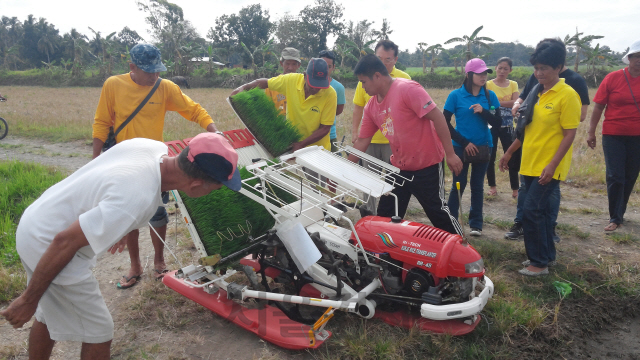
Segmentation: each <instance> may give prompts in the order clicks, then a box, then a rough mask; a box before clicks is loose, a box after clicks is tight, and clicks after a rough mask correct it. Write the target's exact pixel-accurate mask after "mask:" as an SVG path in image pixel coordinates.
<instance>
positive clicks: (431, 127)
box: [349, 55, 462, 234]
mask: <svg viewBox="0 0 640 360" xmlns="http://www.w3.org/2000/svg"><path fill="white" fill-rule="evenodd" d="M354 73H355V74H356V76H358V80H360V82H361V83H362V87H363V88H364V89H365V91H366V92H367V94H369V95H370V96H372V98H371V99H370V100H369V102H368V103H367V105H366V107H365V109H364V117H363V118H362V127H361V129H360V134H359V137H358V139H357V140H356V142H355V144H354V148H356V149H358V150H360V151H365V150H366V149H367V147H369V144H370V143H371V139H372V137H373V135H374V134H375V132H376V131H377V130H381V131H382V134H383V135H384V136H386V137H387V139H389V144H390V146H391V151H392V155H391V164H392V165H394V166H396V167H398V168H400V175H401V176H402V177H404V178H407V179H412V178H413V181H405V182H404V185H403V186H396V187H395V189H394V190H393V193H394V194H395V195H396V196H397V197H398V215H399V216H400V217H401V218H402V217H404V215H405V213H406V211H407V206H408V205H409V199H410V198H411V195H413V196H415V197H416V198H417V199H418V201H419V202H420V204H421V205H422V207H423V209H424V211H425V213H426V214H427V216H428V217H429V220H431V223H432V224H433V226H435V227H437V228H440V229H442V230H445V231H448V232H450V233H452V234H462V228H461V227H460V224H459V223H458V221H457V220H456V218H455V217H453V216H452V215H451V213H450V212H449V207H448V206H447V201H446V199H445V197H444V169H443V164H442V163H443V159H444V157H445V153H446V161H447V165H448V166H449V169H451V171H452V172H453V173H455V174H459V173H460V171H461V170H462V161H460V158H458V156H456V154H455V153H454V151H453V145H452V144H451V135H450V133H449V129H448V127H447V123H446V121H445V118H444V115H442V112H441V111H440V110H439V109H438V108H437V107H436V104H435V103H434V102H433V100H431V97H430V96H429V94H427V92H426V91H425V90H424V88H423V87H422V86H420V84H418V83H417V82H415V81H411V80H407V79H397V78H396V79H394V78H392V77H391V76H389V73H388V72H387V69H386V67H385V66H384V64H383V63H382V61H380V59H378V58H377V57H376V56H374V55H367V56H365V57H363V58H362V59H360V61H359V62H358V64H357V65H356V68H355V70H354ZM349 160H351V161H354V162H355V161H357V160H358V158H357V157H356V156H355V155H350V156H349ZM399 182H400V183H402V180H401V179H400V180H399ZM378 215H380V216H387V217H391V216H393V215H395V198H394V197H393V196H391V195H387V196H383V197H382V198H380V204H379V205H378Z"/></svg>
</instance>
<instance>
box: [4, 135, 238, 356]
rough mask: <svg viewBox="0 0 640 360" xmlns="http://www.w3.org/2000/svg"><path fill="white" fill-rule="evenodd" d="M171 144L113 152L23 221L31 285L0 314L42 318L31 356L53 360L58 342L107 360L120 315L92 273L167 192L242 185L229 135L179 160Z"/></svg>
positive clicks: (12, 318) (198, 143)
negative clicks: (115, 313)
mask: <svg viewBox="0 0 640 360" xmlns="http://www.w3.org/2000/svg"><path fill="white" fill-rule="evenodd" d="M167 152H168V149H167V146H166V145H165V144H163V143H161V142H159V141H154V140H149V139H141V138H139V139H132V140H127V141H123V142H122V143H120V144H117V145H116V146H114V147H112V148H111V149H110V150H109V151H107V152H106V153H105V154H103V155H100V156H99V157H98V158H97V159H94V160H93V161H91V162H89V163H88V164H87V165H85V166H83V167H82V168H80V169H78V170H77V171H76V172H75V173H73V174H72V175H70V176H69V177H67V178H66V179H64V180H62V181H61V182H59V183H57V184H56V185H54V186H52V187H51V188H49V189H48V190H47V191H45V192H44V194H42V196H40V198H38V199H37V200H36V201H35V202H34V203H33V204H31V206H29V207H28V208H27V209H26V210H25V211H24V214H23V215H22V218H21V219H20V223H19V224H18V229H17V230H16V249H17V250H18V254H19V255H20V259H21V260H22V265H23V266H24V268H25V271H26V272H27V282H28V285H27V289H26V290H25V291H24V292H23V293H22V295H20V296H19V297H18V298H17V299H16V300H14V301H13V302H12V303H11V304H10V305H9V307H8V308H7V309H6V310H4V311H2V312H0V315H2V316H3V317H5V318H6V319H7V320H8V321H9V323H10V324H11V325H13V327H14V328H20V327H22V326H23V325H24V324H25V323H26V322H28V321H29V320H30V319H31V317H32V316H33V315H34V314H35V316H36V320H35V321H34V322H33V326H32V327H31V333H30V334H29V358H30V359H47V358H49V357H50V356H51V351H52V349H53V346H54V345H55V342H56V341H63V340H67V341H80V342H82V350H81V355H80V357H81V359H87V360H88V359H92V360H95V359H109V357H110V348H111V340H112V339H113V319H112V318H111V315H110V314H109V309H108V308H107V306H106V304H105V302H104V299H103V298H102V294H101V293H100V289H99V287H98V281H97V280H96V278H95V277H94V276H93V272H92V271H91V268H92V267H94V266H95V263H96V258H97V256H99V255H100V254H102V253H105V252H106V251H110V252H111V253H112V254H114V253H115V252H116V251H118V252H121V251H122V250H123V249H124V246H125V244H126V241H127V237H126V236H125V235H126V234H127V233H128V232H130V231H132V230H133V229H137V228H140V227H142V226H144V225H145V224H146V223H147V222H148V221H149V218H150V217H151V216H152V215H153V213H154V212H156V210H157V209H158V206H160V205H162V196H161V193H162V192H163V191H169V190H175V189H177V190H181V191H184V192H185V193H186V194H187V195H189V196H191V197H199V196H203V195H206V194H208V193H210V192H211V191H213V190H217V189H219V188H221V187H222V185H226V186H227V187H229V188H230V189H232V190H235V191H239V190H240V188H241V182H240V173H239V171H238V169H237V162H238V154H237V153H236V151H235V150H234V149H233V148H232V147H231V145H230V144H229V143H228V141H227V140H226V138H225V137H223V136H221V135H218V134H212V133H202V134H199V135H197V136H196V137H195V138H193V140H192V141H191V143H190V144H189V146H188V147H187V148H186V149H184V150H183V151H182V152H181V153H180V155H179V156H177V157H168V156H167Z"/></svg>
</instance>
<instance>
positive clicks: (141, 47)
mask: <svg viewBox="0 0 640 360" xmlns="http://www.w3.org/2000/svg"><path fill="white" fill-rule="evenodd" d="M130 54H131V64H129V69H130V70H131V72H130V73H128V74H122V75H116V76H112V77H110V78H108V79H107V81H105V83H104V86H103V87H102V93H101V94H100V101H99V102H98V108H97V109H96V115H95V121H94V123H93V158H96V157H97V156H99V155H100V151H101V150H102V145H103V144H104V142H105V140H106V139H107V135H108V133H109V127H111V126H113V129H114V131H115V130H116V129H117V128H118V127H119V126H120V125H121V124H122V123H123V122H124V121H125V120H126V119H127V118H128V117H129V115H131V114H132V113H133V111H134V110H135V109H136V108H137V107H138V105H139V104H140V103H141V102H142V100H143V99H144V98H145V97H146V96H147V94H149V91H150V90H151V88H152V87H153V85H154V84H155V83H156V80H158V76H159V74H160V72H161V71H166V70H167V68H166V67H165V66H164V65H163V64H162V59H161V58H160V50H158V48H156V47H155V46H153V45H149V44H138V45H136V46H134V47H133V48H131V51H130ZM167 111H177V112H178V113H179V114H180V115H182V116H183V117H184V118H185V119H187V120H189V121H193V122H195V123H197V124H198V125H200V126H201V127H202V128H204V129H206V130H207V131H209V132H219V131H218V129H216V126H215V125H214V124H213V120H212V119H211V116H209V114H208V113H207V111H206V110H205V109H204V108H203V107H202V106H200V105H199V104H197V103H195V102H194V101H193V100H191V99H190V98H189V97H188V96H187V95H185V94H183V93H182V91H181V90H180V87H179V86H178V85H176V84H174V83H172V82H171V81H169V80H166V79H163V80H162V82H161V83H160V86H159V87H158V89H157V90H156V92H155V93H154V94H153V96H152V97H151V98H150V99H149V101H148V102H147V103H146V104H145V105H144V107H143V108H142V109H141V110H140V112H139V113H138V114H137V115H136V116H135V117H134V118H133V119H132V120H131V122H129V123H128V124H127V125H126V126H125V127H124V128H123V129H122V131H121V132H120V133H119V134H118V135H117V137H116V141H117V142H118V143H119V142H121V141H124V140H127V139H133V138H146V139H152V140H157V141H162V130H163V128H164V116H165V114H166V112H167ZM219 133H220V134H222V133H221V132H219ZM167 201H169V197H168V195H167V197H166V198H165V203H166V202H167ZM150 219H151V220H150V221H149V223H150V224H151V226H153V227H154V228H155V230H156V231H157V232H158V234H159V235H160V237H161V238H162V239H164V237H165V234H166V233H167V223H168V222H169V217H168V215H167V211H166V210H165V208H164V206H159V207H158V209H157V211H156V213H155V214H153V217H151V218H150ZM149 231H150V233H151V242H152V243H153V248H154V251H155V256H154V259H153V264H154V275H155V277H156V278H157V279H159V278H161V277H162V276H163V275H164V273H165V271H166V265H165V263H164V244H163V243H162V241H161V240H160V239H159V238H158V236H157V235H156V232H155V231H153V229H151V228H150V229H149ZM138 235H139V232H138V229H137V228H136V229H135V230H133V231H131V233H129V234H127V235H126V236H127V238H128V241H127V248H128V249H129V257H130V258H131V268H130V269H129V272H128V273H127V275H125V276H123V279H122V281H120V282H119V283H118V284H117V287H118V288H119V289H126V288H129V287H131V286H133V285H135V284H136V283H137V282H138V280H140V275H142V270H143V269H142V265H141V263H140V254H139V248H138Z"/></svg>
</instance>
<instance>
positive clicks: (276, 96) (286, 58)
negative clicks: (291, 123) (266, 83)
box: [264, 47, 302, 115]
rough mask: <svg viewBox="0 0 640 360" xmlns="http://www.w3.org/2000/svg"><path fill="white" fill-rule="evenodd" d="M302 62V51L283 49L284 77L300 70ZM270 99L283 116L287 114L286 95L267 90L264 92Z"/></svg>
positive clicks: (281, 61)
mask: <svg viewBox="0 0 640 360" xmlns="http://www.w3.org/2000/svg"><path fill="white" fill-rule="evenodd" d="M301 64H302V62H301V61H300V51H298V50H297V49H295V48H292V47H286V48H284V49H282V52H281V53H280V66H282V75H286V74H291V73H294V72H296V71H298V69H299V68H300V65H301ZM264 93H265V94H267V96H268V97H270V98H271V100H273V103H274V104H275V105H276V108H277V109H279V110H280V113H281V114H282V115H286V114H287V97H286V96H284V94H282V93H279V92H277V91H274V90H271V89H266V90H265V91H264Z"/></svg>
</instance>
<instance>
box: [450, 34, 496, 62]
mask: <svg viewBox="0 0 640 360" xmlns="http://www.w3.org/2000/svg"><path fill="white" fill-rule="evenodd" d="M483 27H484V26H480V27H478V28H477V29H475V30H474V31H473V33H472V34H471V36H468V35H463V36H462V37H455V38H451V39H449V40H447V41H445V45H446V44H451V43H455V42H460V43H463V44H464V45H465V46H466V47H467V52H466V55H467V61H469V60H471V58H472V57H473V55H474V54H473V51H472V50H471V46H472V45H478V46H482V47H484V48H487V49H491V46H489V44H487V43H486V41H488V42H493V41H495V40H493V39H492V38H489V37H485V36H478V33H479V32H480V30H482V28H483Z"/></svg>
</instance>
